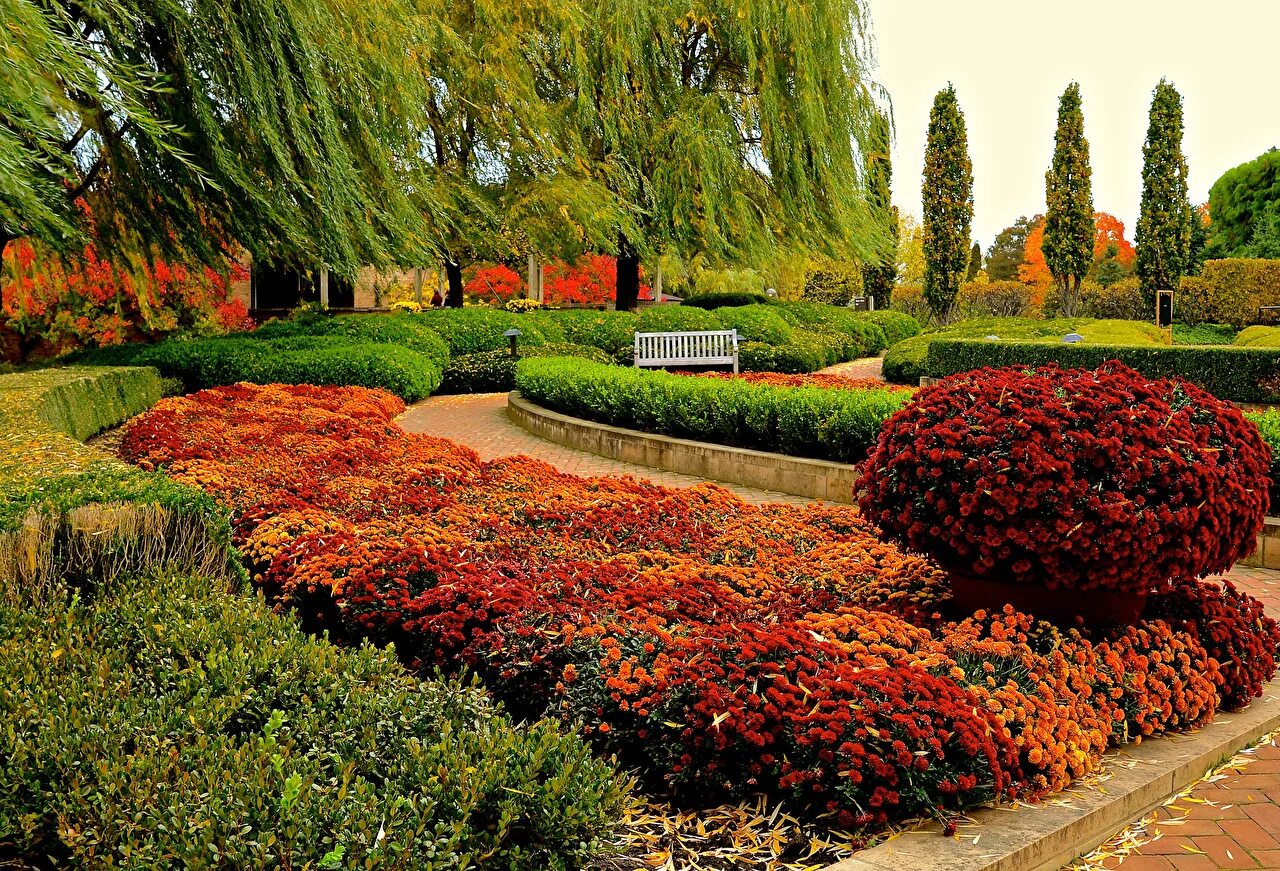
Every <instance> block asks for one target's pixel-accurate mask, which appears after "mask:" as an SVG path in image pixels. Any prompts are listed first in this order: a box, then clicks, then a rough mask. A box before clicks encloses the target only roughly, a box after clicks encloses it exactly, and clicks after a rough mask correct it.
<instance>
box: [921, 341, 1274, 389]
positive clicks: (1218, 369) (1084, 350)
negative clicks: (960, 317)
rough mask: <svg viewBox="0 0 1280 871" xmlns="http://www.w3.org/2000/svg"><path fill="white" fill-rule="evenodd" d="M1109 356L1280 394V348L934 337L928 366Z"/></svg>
mask: <svg viewBox="0 0 1280 871" xmlns="http://www.w3.org/2000/svg"><path fill="white" fill-rule="evenodd" d="M1108 360H1119V361H1120V362H1121V363H1123V364H1125V365H1126V366H1129V367H1130V368H1132V369H1136V370H1137V371H1139V372H1141V373H1142V374H1143V375H1147V376H1149V377H1153V378H1182V379H1184V380H1186V381H1190V382H1191V383H1193V384H1197V385H1199V386H1201V387H1203V388H1204V389H1205V390H1208V391H1209V392H1210V393H1212V394H1213V395H1214V396H1217V397H1218V398H1219V399H1229V400H1232V401H1235V402H1273V401H1275V400H1276V399H1277V398H1280V348H1240V347H1223V346H1214V345H1180V346H1169V345H1106V344H1083V343H1081V344H1074V345H1070V344H1063V343H1060V342H1053V343H1046V342H1004V341H1001V342H986V341H974V340H963V339H947V340H943V339H939V340H935V341H934V342H933V343H932V344H931V345H930V346H929V349H928V356H927V358H926V361H925V369H926V370H927V372H928V374H929V375H931V376H934V377H941V376H944V375H950V374H952V373H954V372H967V371H969V370H971V369H980V368H982V367H984V366H1042V365H1044V364H1046V363H1057V364H1059V365H1061V366H1063V367H1066V368H1086V369H1093V368H1096V367H1098V366H1099V365H1101V364H1102V363H1105V362H1107V361H1108Z"/></svg>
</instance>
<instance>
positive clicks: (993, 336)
mask: <svg viewBox="0 0 1280 871" xmlns="http://www.w3.org/2000/svg"><path fill="white" fill-rule="evenodd" d="M982 338H984V339H986V340H987V341H988V342H998V341H1000V337H999V336H996V335H991V336H983V337H982Z"/></svg>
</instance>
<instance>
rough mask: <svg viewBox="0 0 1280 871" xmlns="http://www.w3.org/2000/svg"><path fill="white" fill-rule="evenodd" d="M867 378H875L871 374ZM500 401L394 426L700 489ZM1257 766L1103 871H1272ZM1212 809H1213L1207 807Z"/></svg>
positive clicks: (1254, 575) (1259, 592)
mask: <svg viewBox="0 0 1280 871" xmlns="http://www.w3.org/2000/svg"><path fill="white" fill-rule="evenodd" d="M879 363H880V360H879V359H878V358H875V359H872V360H855V361H853V362H852V363H843V364H841V367H857V368H852V369H845V370H843V371H841V367H833V369H834V370H836V371H841V374H850V375H853V376H854V377H859V378H866V377H875V375H878V374H879V372H878V370H879ZM873 371H874V374H873ZM506 408H507V395H506V394H505V393H490V394H479V395H471V396H436V397H432V398H430V399H427V400H425V401H424V402H420V403H418V404H417V405H415V406H413V407H411V408H410V409H409V410H408V411H406V412H405V413H404V414H403V415H402V416H401V418H400V425H401V426H402V427H404V428H405V429H406V430H409V431H411V432H424V433H429V434H430V435H436V436H441V437H444V438H448V439H453V440H454V441H457V442H461V443H463V444H465V445H468V446H469V447H471V448H473V449H474V450H475V451H476V452H477V453H479V454H480V456H481V457H482V458H484V459H493V458H495V457H503V456H510V455H513V454H525V455H527V456H530V457H534V458H535V459H539V460H543V461H544V462H547V463H550V464H551V465H553V466H555V467H556V468H557V469H560V470H561V471H563V472H568V473H570V474H574V475H583V476H595V475H633V476H635V477H638V478H647V479H649V480H651V481H654V482H656V483H659V484H665V485H668V486H673V487H687V486H690V485H692V484H696V483H699V482H700V481H701V480H702V479H701V478H695V477H693V476H690V475H680V474H676V473H674V472H663V471H660V470H657V469H651V468H649V467H647V466H637V465H633V464H630V463H621V462H617V461H615V460H609V459H605V458H604V457H598V456H596V455H595V454H589V453H585V452H583V451H578V450H574V449H573V448H567V447H563V446H561V445H557V444H554V443H552V442H549V441H546V440H544V439H541V438H538V437H537V436H535V435H533V434H532V433H529V432H527V431H526V430H524V429H522V428H520V427H518V426H516V425H515V424H514V423H512V422H511V421H510V420H509V419H508V418H507V413H506ZM725 486H726V487H727V488H728V489H730V490H732V491H733V492H734V493H737V494H738V495H739V496H740V497H742V498H743V499H745V500H747V501H748V502H754V503H757V504H759V503H765V502H796V503H799V502H808V501H811V500H808V499H805V498H803V497H800V496H789V495H786V494H783V493H772V492H769V491H765V490H755V489H752V488H750V487H742V486H738V485H735V484H726V485H725ZM1229 577H1230V578H1231V579H1232V580H1233V581H1235V583H1236V585H1237V586H1239V587H1240V588H1242V589H1244V590H1246V591H1248V592H1249V593H1251V594H1252V595H1254V596H1257V597H1258V598H1259V599H1261V600H1262V601H1263V603H1264V604H1265V605H1266V608H1267V610H1268V611H1269V612H1271V613H1272V614H1280V572H1277V571H1269V570H1267V569H1250V568H1243V567H1240V568H1236V569H1233V570H1232V572H1231V573H1230V575H1229ZM1256 759H1257V761H1256V762H1254V763H1252V764H1251V765H1249V766H1247V767H1245V768H1243V769H1241V772H1240V773H1239V774H1232V775H1229V776H1228V777H1226V778H1224V779H1221V780H1218V781H1216V782H1214V783H1205V784H1202V785H1200V786H1199V787H1198V788H1197V789H1196V790H1195V792H1194V793H1193V794H1192V801H1183V802H1180V803H1178V804H1177V805H1176V807H1181V808H1182V810H1175V809H1173V808H1166V809H1163V810H1162V811H1161V812H1160V814H1161V817H1162V818H1163V819H1169V820H1175V821H1176V820H1177V819H1179V818H1182V817H1183V816H1184V815H1186V818H1185V820H1184V821H1183V822H1181V823H1177V822H1174V823H1172V824H1167V825H1165V826H1163V827H1161V826H1160V824H1159V823H1158V822H1157V823H1156V824H1154V825H1153V826H1151V827H1149V832H1150V833H1152V834H1154V833H1155V832H1156V831H1159V832H1160V833H1161V836H1160V837H1159V838H1158V839H1156V840H1153V841H1151V842H1150V843H1148V844H1147V845H1146V846H1144V847H1142V848H1141V849H1140V850H1138V851H1137V852H1136V853H1132V854H1130V855H1129V856H1128V857H1127V858H1126V859H1124V860H1123V862H1115V861H1111V862H1107V863H1105V866H1104V867H1108V868H1121V869H1123V871H1216V869H1235V868H1255V869H1256V868H1269V869H1277V871H1280V749H1277V748H1276V747H1273V746H1270V745H1265V746H1263V747H1260V748H1258V751H1257V754H1256ZM1210 802H1212V803H1210Z"/></svg>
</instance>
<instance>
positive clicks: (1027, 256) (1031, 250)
mask: <svg viewBox="0 0 1280 871" xmlns="http://www.w3.org/2000/svg"><path fill="white" fill-rule="evenodd" d="M1043 245H1044V217H1043V216H1041V217H1040V218H1038V219H1037V220H1036V223H1035V226H1034V227H1032V228H1031V232H1030V233H1028V234H1027V241H1026V242H1025V243H1023V246H1022V263H1021V264H1020V265H1019V266H1018V280H1019V281H1021V282H1022V283H1023V284H1027V285H1030V286H1031V304H1032V305H1033V306H1036V307H1037V308H1038V307H1040V306H1042V305H1044V298H1045V295H1046V294H1047V293H1048V292H1049V288H1050V287H1053V273H1052V272H1050V271H1049V264H1048V263H1046V262H1045V259H1044V251H1043V250H1041V249H1042V246H1043Z"/></svg>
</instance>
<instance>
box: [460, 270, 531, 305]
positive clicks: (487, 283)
mask: <svg viewBox="0 0 1280 871" xmlns="http://www.w3.org/2000/svg"><path fill="white" fill-rule="evenodd" d="M462 290H463V292H464V293H466V294H467V295H468V296H471V297H476V298H478V299H482V300H485V301H490V302H492V301H497V302H506V301H507V300H509V299H514V298H515V297H517V296H524V294H525V284H524V279H523V278H521V277H520V275H519V274H518V273H517V272H516V271H515V270H514V269H511V268H510V267H509V266H503V265H502V264H501V263H499V264H498V265H497V266H486V267H483V268H481V269H477V270H476V274H475V275H473V276H472V277H471V280H470V281H468V282H467V283H466V285H465V286H464V287H463V288H462Z"/></svg>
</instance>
